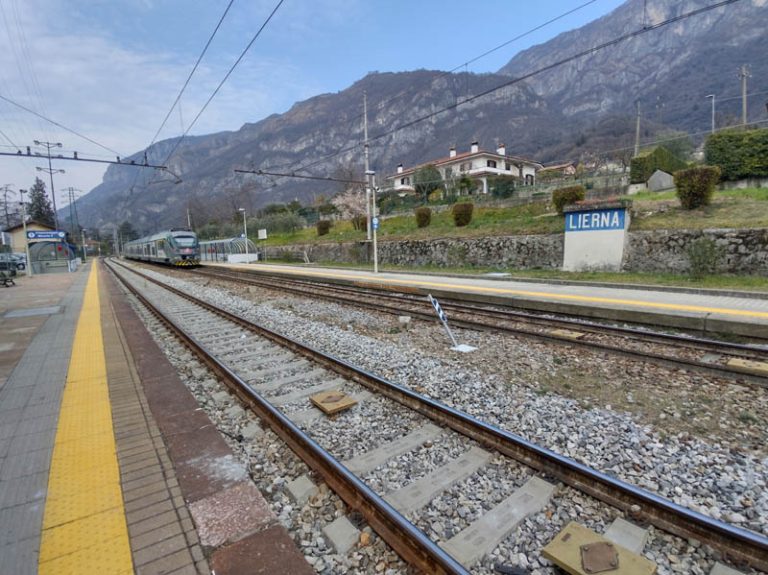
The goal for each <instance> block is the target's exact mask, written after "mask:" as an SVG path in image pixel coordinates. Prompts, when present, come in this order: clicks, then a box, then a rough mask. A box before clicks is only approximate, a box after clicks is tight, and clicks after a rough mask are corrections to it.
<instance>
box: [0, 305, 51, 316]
mask: <svg viewBox="0 0 768 575" xmlns="http://www.w3.org/2000/svg"><path fill="white" fill-rule="evenodd" d="M55 313H61V306H60V305H52V306H49V307H37V308H32V309H17V310H13V311H9V312H7V313H6V314H5V316H4V317H5V318H12V317H34V316H36V315H53V314H55Z"/></svg>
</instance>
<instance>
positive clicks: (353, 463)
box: [343, 423, 442, 474]
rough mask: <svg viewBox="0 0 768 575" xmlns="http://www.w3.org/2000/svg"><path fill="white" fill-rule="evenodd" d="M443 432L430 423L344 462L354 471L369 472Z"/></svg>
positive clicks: (359, 472)
mask: <svg viewBox="0 0 768 575" xmlns="http://www.w3.org/2000/svg"><path fill="white" fill-rule="evenodd" d="M441 433H442V430H441V429H440V428H439V427H438V426H436V425H432V424H431V423H428V424H426V425H424V426H423V427H419V428H418V429H414V430H413V431H411V432H410V433H408V434H407V435H404V436H402V437H400V438H398V439H395V440H394V441H390V442H388V443H385V444H384V445H381V446H379V447H376V448H374V449H371V450H369V451H366V452H365V453H363V454H361V455H358V456H357V457H353V458H352V459H347V460H346V461H344V462H343V463H344V465H345V466H346V468H347V469H349V470H350V471H351V472H353V473H357V474H361V473H367V472H368V471H371V470H373V469H376V468H377V467H378V466H379V465H381V464H382V463H384V462H386V461H387V460H388V459H391V458H393V457H397V456H398V455H402V454H403V453H407V452H409V451H411V450H413V449H416V448H417V447H420V446H421V445H423V444H424V443H425V442H426V441H430V440H434V439H435V438H436V437H437V436H438V435H440V434H441Z"/></svg>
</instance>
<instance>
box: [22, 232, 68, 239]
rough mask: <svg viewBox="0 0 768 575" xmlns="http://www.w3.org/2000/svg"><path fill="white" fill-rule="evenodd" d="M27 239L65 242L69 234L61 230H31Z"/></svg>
mask: <svg viewBox="0 0 768 575" xmlns="http://www.w3.org/2000/svg"><path fill="white" fill-rule="evenodd" d="M27 237H28V238H29V239H30V240H63V239H64V238H66V237H67V232H63V231H61V230H29V231H28V232H27Z"/></svg>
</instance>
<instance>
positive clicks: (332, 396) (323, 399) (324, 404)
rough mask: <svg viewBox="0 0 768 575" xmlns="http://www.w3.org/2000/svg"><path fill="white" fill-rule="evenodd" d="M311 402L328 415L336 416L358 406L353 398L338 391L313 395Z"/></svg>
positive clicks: (310, 398)
mask: <svg viewBox="0 0 768 575" xmlns="http://www.w3.org/2000/svg"><path fill="white" fill-rule="evenodd" d="M309 401H311V402H312V404H313V405H314V406H315V407H317V408H318V409H319V410H320V411H322V412H323V413H325V414H326V415H336V414H337V413H340V412H342V411H346V410H347V409H350V408H352V407H354V406H355V405H357V402H356V401H355V400H354V399H352V397H350V396H349V395H347V394H345V393H343V392H341V391H339V390H337V389H334V390H331V391H321V392H320V393H317V394H315V395H311V396H310V397H309Z"/></svg>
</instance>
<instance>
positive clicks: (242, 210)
mask: <svg viewBox="0 0 768 575" xmlns="http://www.w3.org/2000/svg"><path fill="white" fill-rule="evenodd" d="M237 211H238V212H243V237H244V238H245V255H248V224H247V222H246V219H245V208H237Z"/></svg>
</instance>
